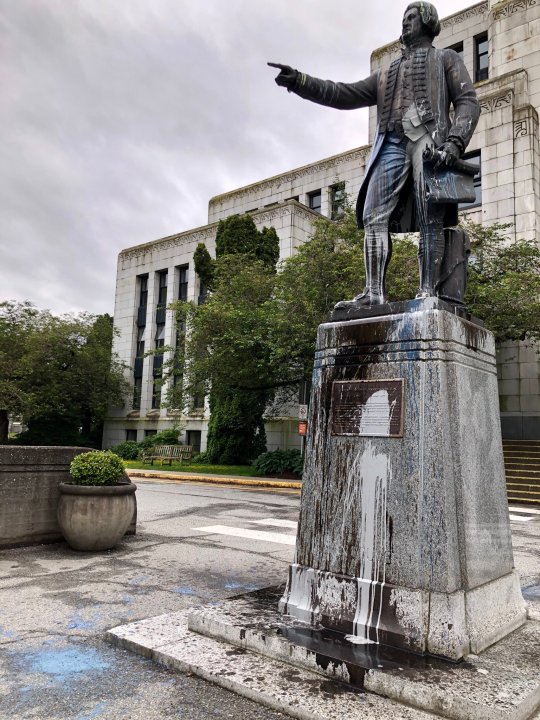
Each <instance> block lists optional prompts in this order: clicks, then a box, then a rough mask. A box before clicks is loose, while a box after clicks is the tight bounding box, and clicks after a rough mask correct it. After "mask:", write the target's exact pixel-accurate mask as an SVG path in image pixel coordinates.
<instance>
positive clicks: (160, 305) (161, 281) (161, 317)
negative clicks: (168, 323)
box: [156, 270, 168, 323]
mask: <svg viewBox="0 0 540 720" xmlns="http://www.w3.org/2000/svg"><path fill="white" fill-rule="evenodd" d="M167 277H168V273H167V271H166V270H161V272H158V296H157V307H156V322H157V323H164V322H165V313H166V312H167Z"/></svg>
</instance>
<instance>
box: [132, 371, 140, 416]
mask: <svg viewBox="0 0 540 720" xmlns="http://www.w3.org/2000/svg"><path fill="white" fill-rule="evenodd" d="M141 395H142V377H136V378H134V380H133V409H134V410H140V407H141Z"/></svg>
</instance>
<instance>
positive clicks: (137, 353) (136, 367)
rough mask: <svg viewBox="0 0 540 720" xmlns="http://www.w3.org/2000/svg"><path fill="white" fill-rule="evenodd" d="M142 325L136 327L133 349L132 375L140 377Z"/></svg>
mask: <svg viewBox="0 0 540 720" xmlns="http://www.w3.org/2000/svg"><path fill="white" fill-rule="evenodd" d="M144 330H145V328H144V327H139V328H137V346H136V350H135V362H134V363H133V376H134V377H136V378H140V377H142V374H143V364H144Z"/></svg>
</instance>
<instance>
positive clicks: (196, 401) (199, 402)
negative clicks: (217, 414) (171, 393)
mask: <svg viewBox="0 0 540 720" xmlns="http://www.w3.org/2000/svg"><path fill="white" fill-rule="evenodd" d="M191 409H192V410H193V411H200V410H204V395H194V396H193V398H192V401H191Z"/></svg>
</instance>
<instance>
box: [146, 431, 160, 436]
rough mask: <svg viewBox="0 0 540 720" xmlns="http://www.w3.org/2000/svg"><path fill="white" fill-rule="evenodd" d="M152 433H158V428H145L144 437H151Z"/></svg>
mask: <svg viewBox="0 0 540 720" xmlns="http://www.w3.org/2000/svg"><path fill="white" fill-rule="evenodd" d="M152 435H157V430H145V431H144V437H151V436H152Z"/></svg>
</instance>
